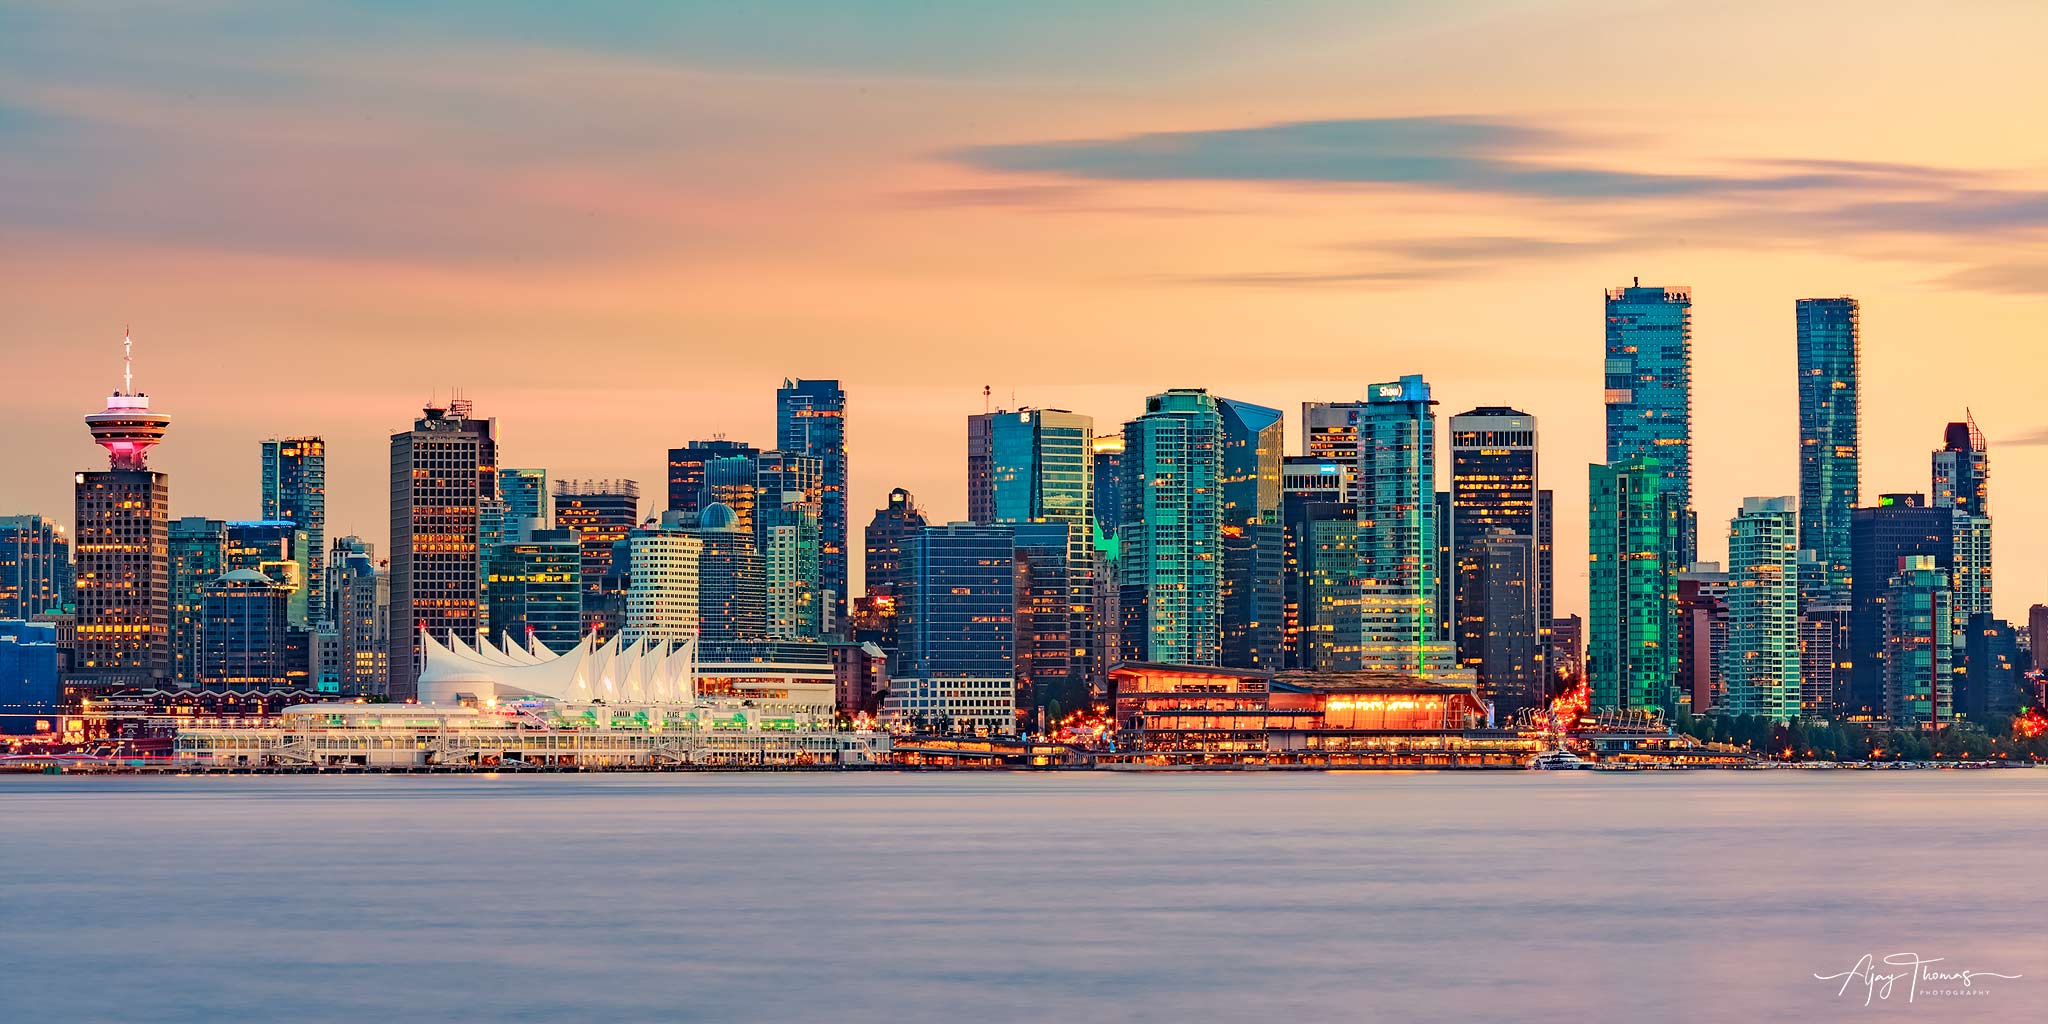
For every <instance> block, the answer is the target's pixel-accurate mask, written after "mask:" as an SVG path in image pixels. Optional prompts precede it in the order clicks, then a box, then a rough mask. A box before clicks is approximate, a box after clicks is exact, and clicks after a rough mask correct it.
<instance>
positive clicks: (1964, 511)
mask: <svg viewBox="0 0 2048 1024" xmlns="http://www.w3.org/2000/svg"><path fill="white" fill-rule="evenodd" d="M1933 480H1934V491H1933V495H1934V497H1933V502H1932V504H1933V505H1934V507H1936V508H1946V509H1949V510H1950V513H1951V519H1950V523H1951V527H1950V532H1951V534H1952V537H1953V539H1952V540H1951V545H1952V547H1953V551H1952V553H1951V554H1952V557H1951V561H1950V564H1949V566H1948V569H1949V572H1950V574H1951V575H1952V577H1953V578H1954V581H1955V588H1956V607H1955V613H1956V622H1957V625H1958V626H1960V625H1961V624H1962V623H1964V622H1967V621H1968V620H1969V617H1970V616H1972V615H1989V614H1992V612H1993V610H1994V609H1993V608H1992V607H1991V504H1990V503H1991V465H1990V453H1989V450H1988V446H1987V445H1986V444H1985V442H1984V432H1983V431H1982V430H1979V429H1977V421H1976V419H1975V418H1973V417H1971V416H1969V415H1967V414H1965V416H1964V417H1963V422H1961V423H1951V424H1949V425H1948V428H1947V429H1946V430H1945V431H1944V432H1943V434H1942V446H1941V448H1940V449H1939V450H1937V451H1936V452H1935V453H1934V473H1933ZM1959 642H1960V641H1959Z"/></svg>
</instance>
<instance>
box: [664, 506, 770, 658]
mask: <svg viewBox="0 0 2048 1024" xmlns="http://www.w3.org/2000/svg"><path fill="white" fill-rule="evenodd" d="M671 515H673V513H671ZM685 529H687V530H688V531H689V532H690V534H691V535H692V536H694V537H696V538H697V539H698V540H699V541H700V542H701V543H702V545H703V547H702V549H701V550H700V551H699V553H698V555H697V635H698V637H699V638H700V639H702V640H704V641H706V642H708V643H737V642H746V641H753V640H760V639H763V638H764V637H765V636H766V635H767V632H768V583H767V579H766V577H765V573H764V571H763V569H762V566H761V552H760V551H759V550H757V549H756V548H755V547H754V534H753V531H751V530H748V529H745V528H743V527H741V526H740V524H739V520H738V519H737V518H735V517H734V516H733V512H732V509H730V508H727V507H725V506H724V505H722V504H719V503H717V502H713V503H712V504H709V505H706V506H704V507H703V508H702V509H700V510H699V511H698V512H697V516H696V525H694V526H686V527H685Z"/></svg>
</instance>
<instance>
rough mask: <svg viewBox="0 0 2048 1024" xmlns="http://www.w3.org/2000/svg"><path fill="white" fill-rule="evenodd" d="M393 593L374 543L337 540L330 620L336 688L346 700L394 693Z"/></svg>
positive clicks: (331, 559) (330, 573)
mask: <svg viewBox="0 0 2048 1024" xmlns="http://www.w3.org/2000/svg"><path fill="white" fill-rule="evenodd" d="M390 587H391V576H390V574H389V573H388V572H385V571H382V570H380V569H378V567H377V560H376V557H375V555H374V552H373V551H372V550H371V547H370V544H369V542H368V541H365V540H363V539H362V538H361V537H336V538H334V544H333V546H332V547H331V548H330V549H329V550H328V554H327V588H326V592H327V606H328V613H327V620H328V621H329V622H331V623H333V624H334V644H335V648H336V650H335V658H334V660H335V664H336V666H337V670H338V671H337V673H336V675H337V677H338V678H337V680H336V682H337V684H338V688H339V689H340V691H341V693H342V694H344V695H346V696H351V697H354V696H376V695H380V694H383V693H385V692H386V691H387V690H388V689H389V684H390V680H389V678H388V676H389V673H390V662H389V660H388V652H389V650H390V647H389V637H388V636H387V625H388V622H389V615H390V610H391V609H390Z"/></svg>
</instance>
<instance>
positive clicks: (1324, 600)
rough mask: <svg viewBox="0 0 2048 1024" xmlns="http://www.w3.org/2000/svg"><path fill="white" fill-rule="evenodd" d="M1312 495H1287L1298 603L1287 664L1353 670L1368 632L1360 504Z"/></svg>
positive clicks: (1293, 601) (1293, 592)
mask: <svg viewBox="0 0 2048 1024" xmlns="http://www.w3.org/2000/svg"><path fill="white" fill-rule="evenodd" d="M1312 499H1313V496H1312V495H1290V496H1289V497H1288V498H1287V499H1286V509H1285V515H1286V518H1287V527H1286V528H1287V531H1288V536H1289V538H1290V541H1291V543H1290V545H1289V548H1290V551H1291V552H1292V556H1293V559H1294V561H1293V571H1292V573H1291V575H1290V577H1289V579H1290V583H1291V587H1290V592H1289V600H1288V603H1289V604H1290V605H1292V606H1293V607H1294V608H1295V609H1296V618H1295V621H1294V630H1295V635H1294V641H1293V644H1292V654H1291V656H1290V658H1289V659H1288V667H1289V668H1294V669H1306V670H1310V671H1317V672H1342V671H1355V670H1357V669H1359V668H1361V667H1362V666H1363V663H1364V654H1363V649H1362V646H1361V645H1362V644H1363V642H1364V635H1365V634H1364V630H1363V628H1362V627H1361V626H1360V624H1359V619H1358V615H1359V598H1360V591H1359V582H1358V506H1357V505H1356V504H1354V503H1352V502H1349V501H1316V500H1312Z"/></svg>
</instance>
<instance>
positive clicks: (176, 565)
mask: <svg viewBox="0 0 2048 1024" xmlns="http://www.w3.org/2000/svg"><path fill="white" fill-rule="evenodd" d="M227 546H228V524H227V523H226V522H225V521H223V520H219V519H208V518H206V517H204V516H185V517H183V518H180V519H174V520H172V521H171V523H170V572H171V576H170V580H171V583H170V586H171V634H170V636H171V640H170V644H171V674H170V679H171V683H172V685H174V686H180V687H191V686H197V685H198V684H199V656H200V652H201V636H202V634H203V633H204V630H205V626H206V606H205V594H204V588H205V586H206V585H207V584H208V583H212V582H213V581H214V580H216V579H219V578H220V574H221V573H224V572H226V571H228V564H227Z"/></svg>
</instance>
